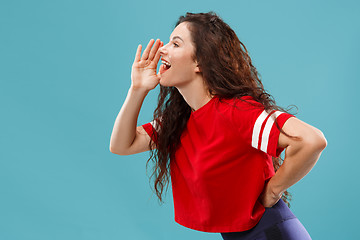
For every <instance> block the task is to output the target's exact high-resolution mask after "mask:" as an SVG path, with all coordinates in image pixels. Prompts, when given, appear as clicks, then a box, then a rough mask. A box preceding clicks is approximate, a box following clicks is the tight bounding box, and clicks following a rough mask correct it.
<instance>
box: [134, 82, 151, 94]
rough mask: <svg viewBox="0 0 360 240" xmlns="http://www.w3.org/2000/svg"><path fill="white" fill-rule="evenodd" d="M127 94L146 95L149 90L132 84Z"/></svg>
mask: <svg viewBox="0 0 360 240" xmlns="http://www.w3.org/2000/svg"><path fill="white" fill-rule="evenodd" d="M129 92H132V93H140V94H145V95H147V94H148V92H150V90H148V89H146V88H144V87H139V86H135V85H133V84H131V86H130V88H129Z"/></svg>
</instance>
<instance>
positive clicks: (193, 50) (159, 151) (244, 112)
mask: <svg viewBox="0 0 360 240" xmlns="http://www.w3.org/2000/svg"><path fill="white" fill-rule="evenodd" d="M141 51H142V46H141V45H139V47H138V49H137V52H136V56H135V61H134V63H133V67H132V73H131V80H132V82H131V87H130V89H129V91H128V95H127V97H126V100H125V102H124V104H123V106H122V108H121V110H120V113H119V114H118V116H117V118H116V121H115V124H114V128H113V132H112V135H111V142H110V151H111V152H112V153H115V154H120V155H129V154H135V153H139V152H143V151H148V150H151V153H152V154H151V157H150V159H152V160H153V161H154V163H155V165H154V172H153V175H152V176H153V177H155V184H154V188H155V191H156V194H157V196H158V197H159V199H160V201H161V200H162V193H163V190H164V188H166V187H167V184H168V182H169V178H170V177H171V184H172V189H173V198H174V206H175V221H176V222H178V223H179V224H181V225H183V226H185V227H189V228H192V229H195V230H199V231H205V232H219V233H221V235H222V237H223V239H277V240H279V239H311V238H310V236H309V234H308V233H307V231H306V230H305V228H304V227H303V225H302V224H301V223H300V222H299V220H298V219H297V218H296V217H295V216H294V215H293V214H292V212H291V211H290V209H289V208H288V206H287V205H286V204H285V201H286V197H287V191H286V189H287V188H289V187H290V186H292V185H293V184H295V183H296V182H297V181H299V180H300V179H301V178H303V177H304V176H305V175H306V174H307V173H308V172H309V171H310V170H311V168H312V167H313V166H314V165H315V163H316V161H317V160H318V159H319V157H320V154H321V152H322V150H323V149H324V148H325V147H326V144H327V142H326V139H325V137H324V136H323V134H322V132H321V131H319V130H318V129H316V128H314V127H312V126H310V125H308V124H306V123H304V122H303V121H301V120H299V119H297V118H296V117H294V116H293V115H291V114H289V113H287V112H286V111H285V110H283V109H282V108H280V107H278V106H276V105H275V101H274V100H273V99H272V97H271V96H270V95H269V94H268V93H266V91H265V90H264V88H263V85H262V83H261V81H260V80H259V77H258V73H257V71H256V69H255V67H254V66H253V65H252V62H251V59H250V57H249V55H248V53H247V50H246V48H245V46H244V45H243V44H242V43H241V42H240V41H239V39H238V38H237V36H236V34H235V33H234V31H233V30H232V29H231V28H230V27H229V26H228V25H227V24H226V23H224V22H223V21H222V20H221V19H220V18H219V17H218V16H217V15H216V14H215V13H212V12H210V13H200V14H191V13H187V14H186V15H185V16H182V17H180V19H179V21H178V23H177V24H176V28H175V29H174V31H173V32H172V34H171V36H170V42H169V43H168V44H166V45H164V44H163V42H161V41H160V40H159V39H158V40H156V41H154V40H151V41H150V42H149V44H148V45H147V47H146V48H145V50H144V52H143V53H142V54H141ZM160 58H161V62H162V65H161V66H160V71H159V72H158V73H157V72H156V69H157V64H158V62H159V60H160ZM158 84H160V85H161V86H160V95H159V102H158V106H157V108H156V110H155V112H154V121H152V122H151V123H147V124H144V125H141V126H137V118H138V114H139V111H140V108H141V105H142V103H143V100H144V98H145V96H146V95H147V93H148V92H149V91H151V90H152V89H154V88H155V87H156V86H157V85H158ZM284 149H286V151H285V159H284V161H283V164H282V165H281V167H279V165H280V159H279V158H278V157H279V155H280V153H281V152H282V151H283V150H284ZM150 159H149V160H150ZM274 167H275V169H274ZM275 170H276V173H275ZM282 198H283V199H284V200H283V199H282Z"/></svg>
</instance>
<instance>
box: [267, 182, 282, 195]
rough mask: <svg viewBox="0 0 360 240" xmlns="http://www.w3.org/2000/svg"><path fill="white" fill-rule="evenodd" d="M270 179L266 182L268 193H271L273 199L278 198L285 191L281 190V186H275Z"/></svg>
mask: <svg viewBox="0 0 360 240" xmlns="http://www.w3.org/2000/svg"><path fill="white" fill-rule="evenodd" d="M271 180H272V179H270V181H269V182H268V184H267V185H268V186H267V188H268V191H269V192H270V193H271V195H272V196H273V197H274V198H280V197H281V196H282V195H283V193H284V192H285V191H286V189H283V188H282V187H281V186H278V185H276V184H274V181H271Z"/></svg>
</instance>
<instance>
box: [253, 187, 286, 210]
mask: <svg viewBox="0 0 360 240" xmlns="http://www.w3.org/2000/svg"><path fill="white" fill-rule="evenodd" d="M281 195H282V194H275V193H274V191H272V189H271V185H270V184H269V183H266V185H265V187H264V190H263V192H262V193H261V195H260V197H259V201H260V203H261V204H262V205H263V206H264V207H266V208H270V207H272V206H274V205H275V204H276V203H277V202H278V201H279V200H280V198H281Z"/></svg>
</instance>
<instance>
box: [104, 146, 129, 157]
mask: <svg viewBox="0 0 360 240" xmlns="http://www.w3.org/2000/svg"><path fill="white" fill-rule="evenodd" d="M109 150H110V152H111V153H114V154H117V155H122V156H125V155H129V154H127V153H126V151H123V150H119V149H116V148H114V147H113V146H111V145H110V147H109Z"/></svg>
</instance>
